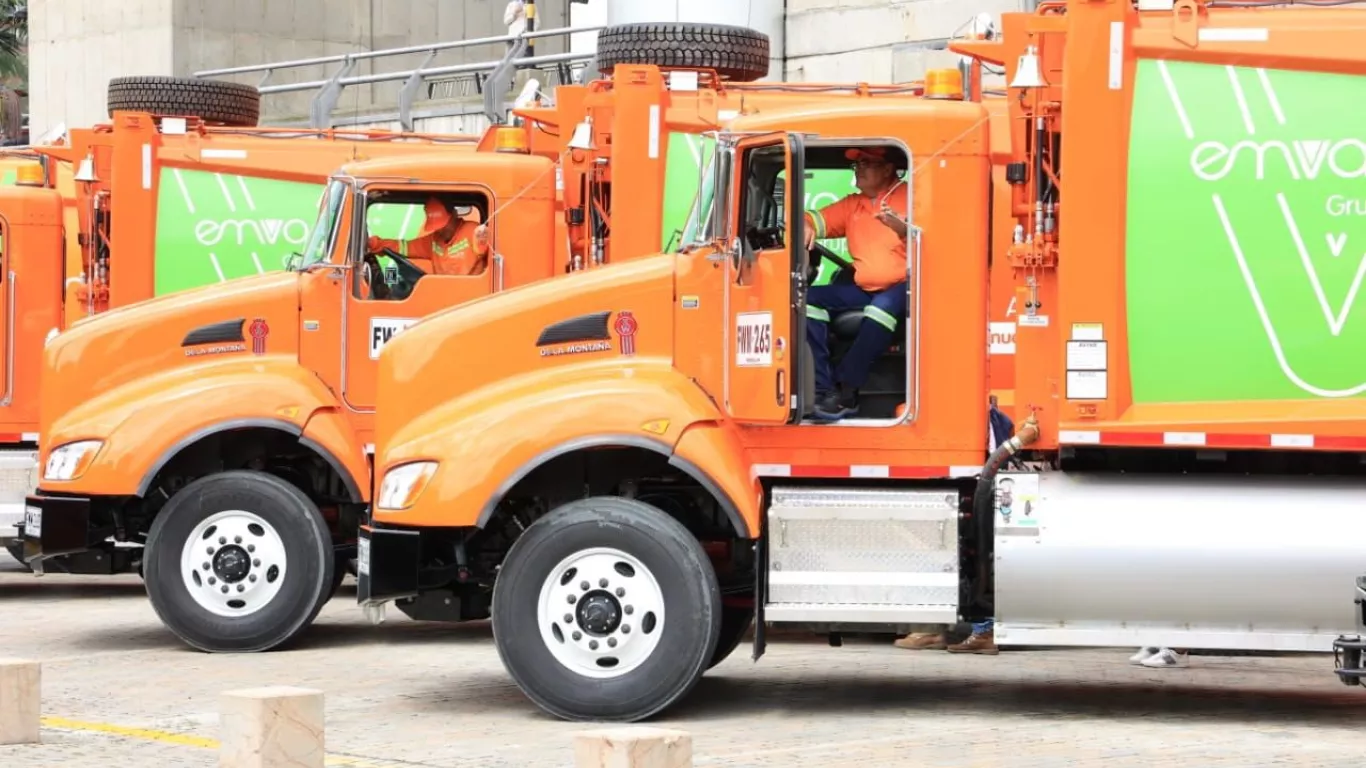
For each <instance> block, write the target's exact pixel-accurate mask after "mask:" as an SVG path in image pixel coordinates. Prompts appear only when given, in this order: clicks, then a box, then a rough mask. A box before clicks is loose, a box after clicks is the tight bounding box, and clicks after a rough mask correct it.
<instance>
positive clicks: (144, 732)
mask: <svg viewBox="0 0 1366 768" xmlns="http://www.w3.org/2000/svg"><path fill="white" fill-rule="evenodd" d="M42 724H43V725H44V726H46V727H48V728H56V729H58V730H62V731H84V732H86V733H103V734H107V735H110V736H121V737H123V738H125V739H138V740H140V741H154V742H158V743H160V744H176V745H179V746H182V747H198V748H199V749H218V748H219V741H218V739H210V738H208V737H206V736H192V735H189V734H184V733H171V732H170V731H160V730H157V729H155V728H132V727H129V726H126V725H115V724H113V723H92V722H87V721H85V720H69V719H67V718H65V717H44V718H43V719H42ZM325 763H326V764H327V765H349V766H354V767H355V768H380V764H379V763H372V762H370V761H368V760H362V759H360V758H356V757H343V756H341V755H328V756H327V758H326V760H325Z"/></svg>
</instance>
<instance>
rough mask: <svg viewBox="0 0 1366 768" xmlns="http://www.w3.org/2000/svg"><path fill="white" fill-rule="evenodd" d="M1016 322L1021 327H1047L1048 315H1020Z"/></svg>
mask: <svg viewBox="0 0 1366 768" xmlns="http://www.w3.org/2000/svg"><path fill="white" fill-rule="evenodd" d="M1017 322H1018V323H1019V325H1020V327H1021V328H1047V327H1048V315H1020V319H1019V320H1018V321H1017Z"/></svg>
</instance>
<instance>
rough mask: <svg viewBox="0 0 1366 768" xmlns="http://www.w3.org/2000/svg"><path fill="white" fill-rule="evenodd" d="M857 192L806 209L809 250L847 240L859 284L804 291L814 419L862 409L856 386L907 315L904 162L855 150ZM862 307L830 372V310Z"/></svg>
mask: <svg viewBox="0 0 1366 768" xmlns="http://www.w3.org/2000/svg"><path fill="white" fill-rule="evenodd" d="M845 157H846V158H847V159H848V160H850V161H851V162H852V163H853V170H854V185H855V186H857V187H858V190H859V191H858V192H855V193H850V194H849V195H847V196H845V197H844V198H842V199H840V200H837V201H835V202H833V203H831V204H830V205H827V206H825V207H824V208H821V209H820V210H816V211H807V212H806V249H807V250H808V251H809V250H811V248H812V245H813V244H814V242H815V241H816V240H823V239H825V238H837V237H845V238H848V242H849V254H850V256H852V258H853V262H854V264H853V266H854V282H853V284H843V285H818V286H813V287H812V288H810V289H809V291H808V293H807V306H806V337H807V340H808V341H809V342H810V344H811V352H812V357H813V358H815V364H816V393H815V394H816V403H815V407H814V409H813V410H814V414H813V415H814V417H815V418H816V419H818V420H821V421H838V420H840V419H842V418H845V417H846V416H851V415H853V414H856V413H858V390H859V388H860V387H862V386H863V384H864V382H865V381H866V380H867V379H868V374H869V371H870V370H871V369H872V367H873V362H874V361H876V360H877V358H878V356H879V355H881V354H882V353H883V352H884V351H885V350H886V349H887V347H888V345H889V344H890V342H891V340H892V334H893V333H894V332H895V331H896V327H897V323H898V322H899V321H900V319H901V318H903V317H905V316H906V307H907V301H908V299H907V294H906V231H907V224H906V220H905V219H902V218H901V216H902V215H903V214H904V212H905V211H906V193H907V186H906V181H905V180H904V179H903V178H901V177H900V171H903V170H905V167H904V161H903V162H897V163H894V162H893V161H892V159H891V158H889V157H888V153H887V150H885V149H882V148H880V147H870V148H864V149H851V150H849V151H848V152H846V153H845ZM856 309H857V310H862V311H863V322H862V323H861V324H860V326H859V332H858V337H857V338H855V339H854V343H853V345H852V346H851V347H850V348H849V351H848V352H847V353H846V354H845V355H844V358H843V359H842V360H840V364H839V367H838V368H835V369H833V370H832V367H831V365H830V349H829V347H828V345H827V344H826V338H827V336H826V333H827V331H826V329H827V328H828V325H829V323H830V320H831V318H832V317H833V316H835V315H837V314H839V313H842V312H848V311H851V310H856Z"/></svg>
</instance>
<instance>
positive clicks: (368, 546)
mask: <svg viewBox="0 0 1366 768" xmlns="http://www.w3.org/2000/svg"><path fill="white" fill-rule="evenodd" d="M421 557H422V533H421V531H415V530H402V529H395V528H375V527H374V526H372V525H362V526H361V527H360V533H359V536H358V537H357V540H356V602H357V603H359V604H360V605H362V606H367V607H368V606H377V605H381V604H383V603H386V602H388V601H390V600H397V599H399V598H404V597H416V596H417V593H418V583H417V573H418V567H419V565H420V562H421Z"/></svg>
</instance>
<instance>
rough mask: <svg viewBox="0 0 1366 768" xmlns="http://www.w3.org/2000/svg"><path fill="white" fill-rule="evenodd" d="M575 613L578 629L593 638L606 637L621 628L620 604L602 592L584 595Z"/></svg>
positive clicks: (597, 591)
mask: <svg viewBox="0 0 1366 768" xmlns="http://www.w3.org/2000/svg"><path fill="white" fill-rule="evenodd" d="M576 613H577V614H578V615H577V618H578V625H579V627H581V628H582V629H583V631H584V632H587V633H588V634H590V635H593V636H594V637H607V636H608V635H610V634H612V633H613V632H616V631H617V627H619V626H621V603H619V602H617V599H616V598H615V597H612V595H611V594H610V593H608V592H604V591H602V590H595V591H593V592H589V593H588V594H587V595H584V597H583V599H582V600H580V601H579V608H578V610H577V611H576Z"/></svg>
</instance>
